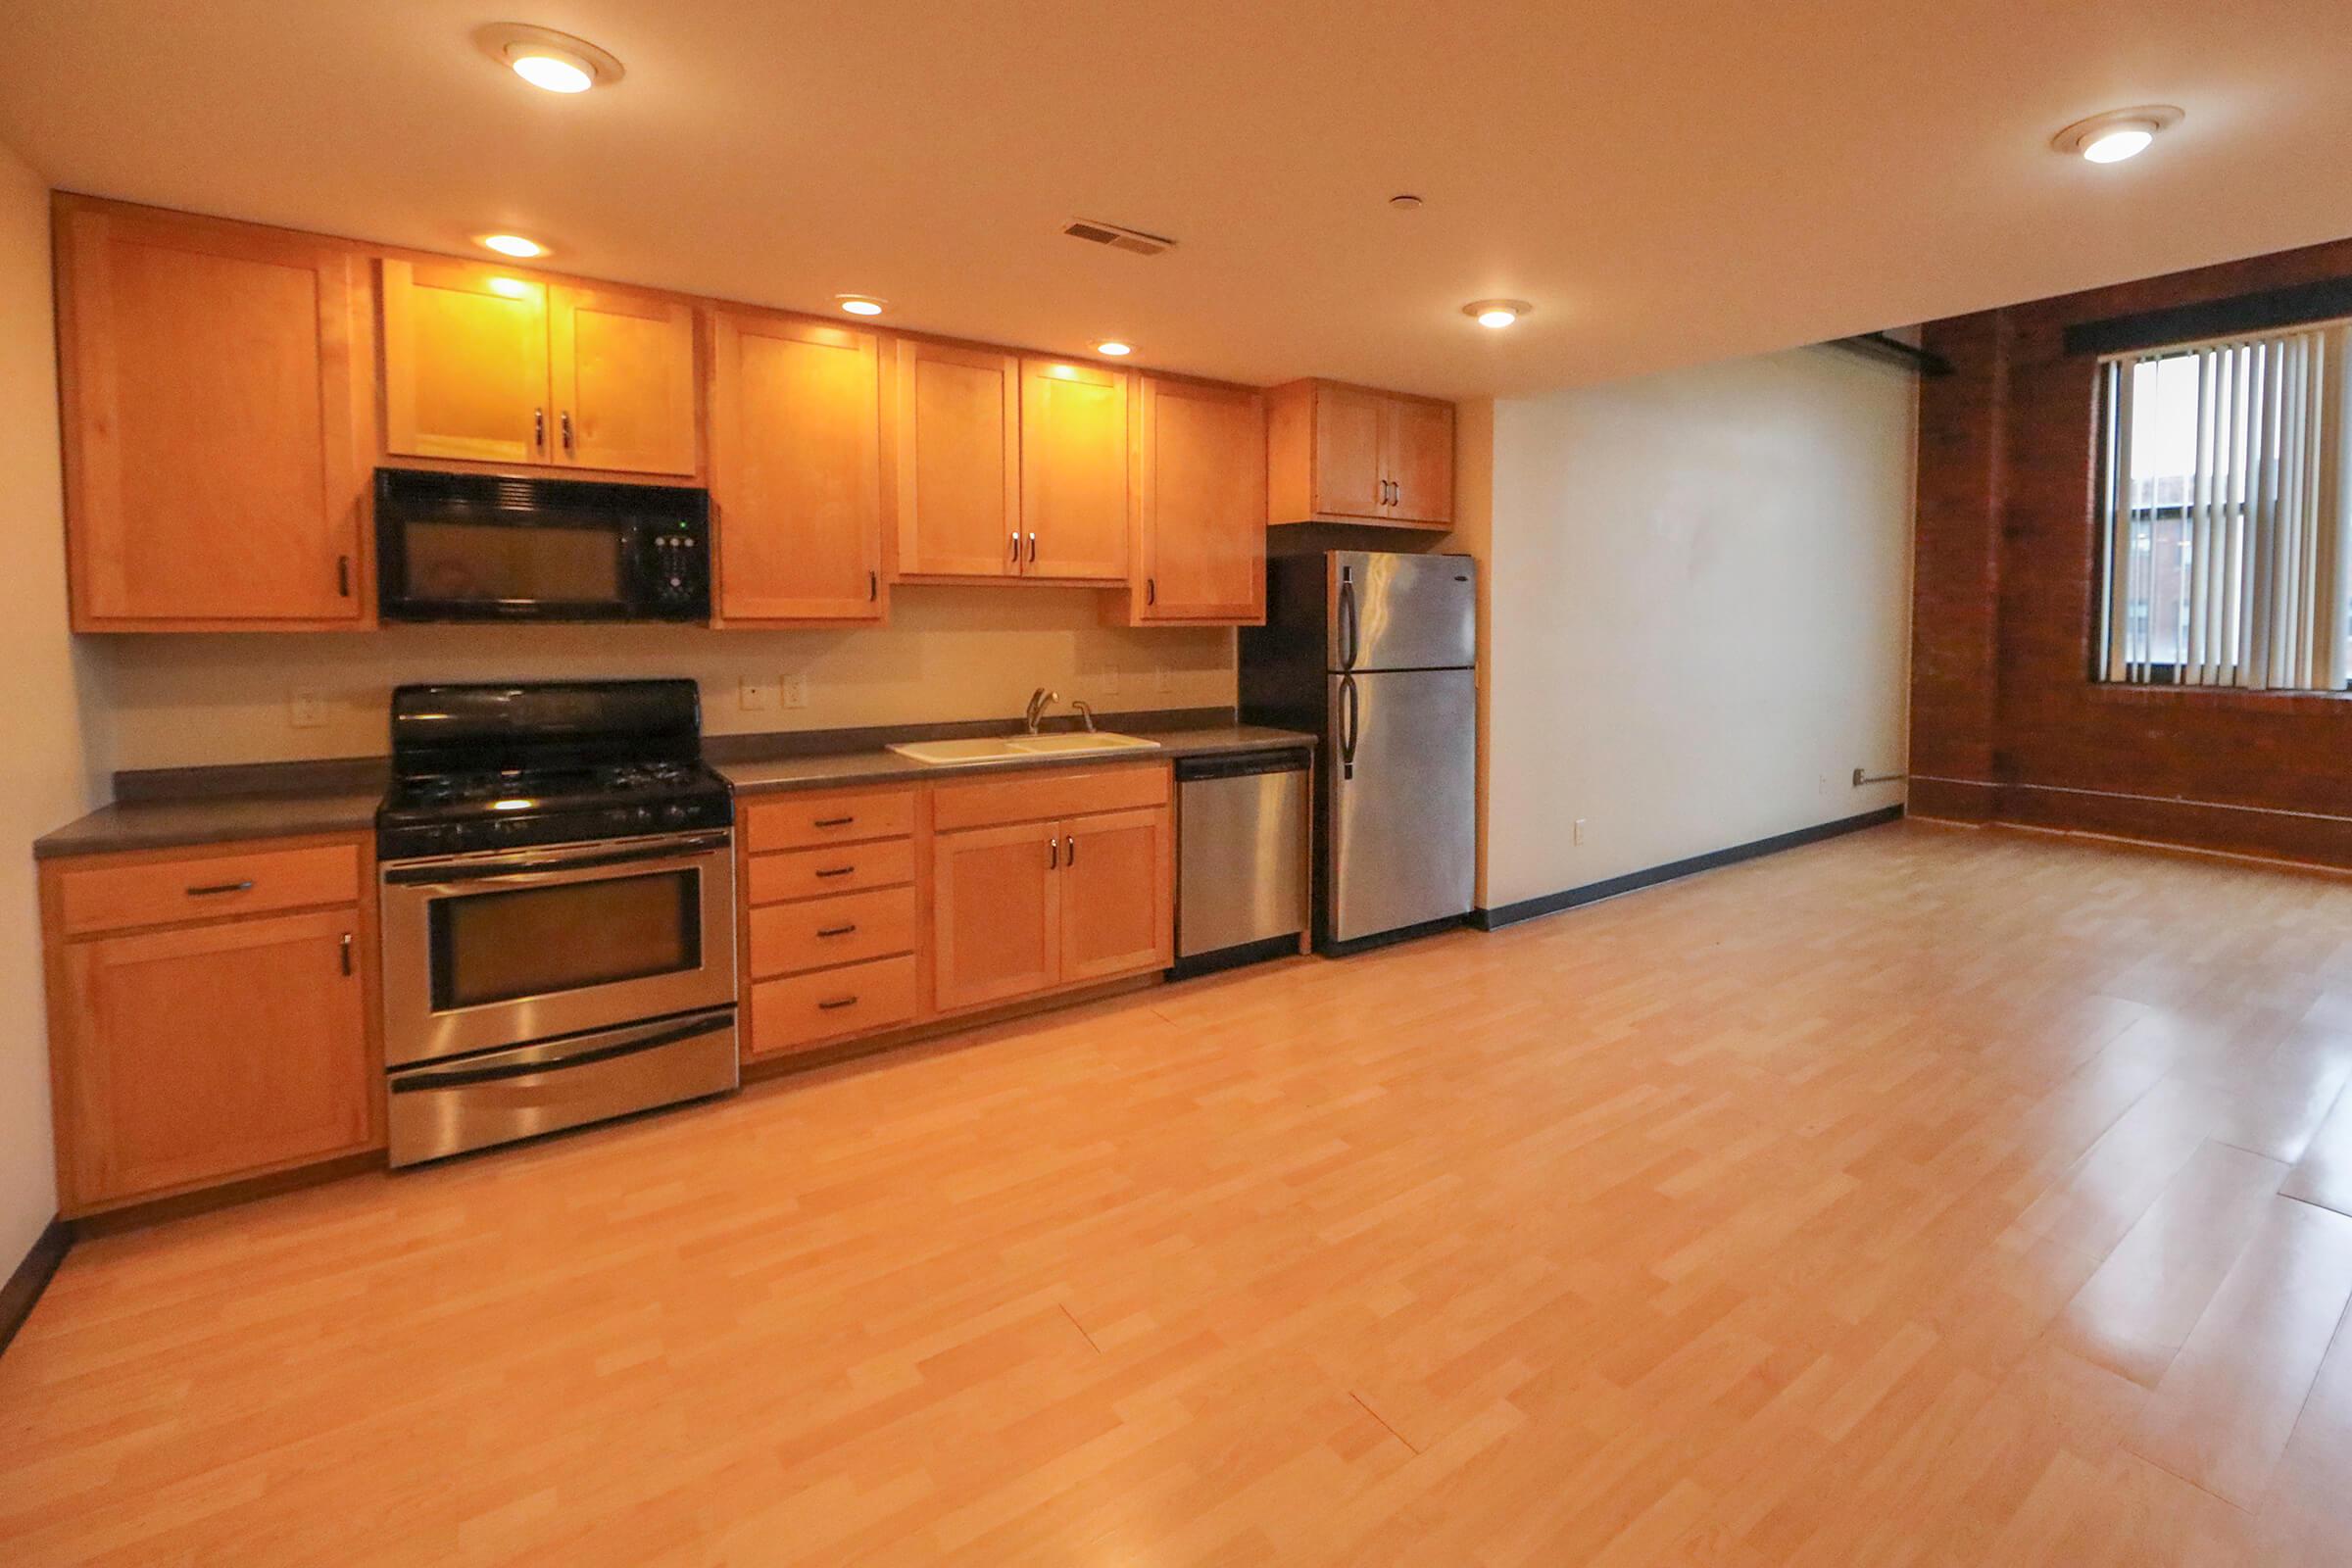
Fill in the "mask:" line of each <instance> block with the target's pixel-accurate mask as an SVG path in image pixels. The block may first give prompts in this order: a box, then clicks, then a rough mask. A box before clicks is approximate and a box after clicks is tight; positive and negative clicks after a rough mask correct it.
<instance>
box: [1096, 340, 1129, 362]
mask: <svg viewBox="0 0 2352 1568" xmlns="http://www.w3.org/2000/svg"><path fill="white" fill-rule="evenodd" d="M1095 352H1096V353H1097V354H1107V355H1109V356H1110V357H1111V358H1112V359H1114V360H1121V359H1125V358H1126V357H1127V356H1128V355H1130V354H1133V353H1134V352H1135V345H1134V344H1132V343H1122V342H1120V341H1119V340H1118V339H1117V338H1115V337H1114V338H1109V339H1106V340H1104V341H1103V342H1101V343H1098V344H1096V345H1095Z"/></svg>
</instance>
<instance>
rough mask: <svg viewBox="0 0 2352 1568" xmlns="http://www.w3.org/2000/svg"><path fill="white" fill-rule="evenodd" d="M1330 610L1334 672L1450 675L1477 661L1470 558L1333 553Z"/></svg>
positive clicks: (1474, 589)
mask: <svg viewBox="0 0 2352 1568" xmlns="http://www.w3.org/2000/svg"><path fill="white" fill-rule="evenodd" d="M1325 559H1326V561H1327V562H1328V569H1329V570H1330V573H1331V582H1330V586H1329V591H1328V593H1327V595H1326V597H1325V603H1326V604H1327V605H1328V606H1329V609H1328V611H1327V612H1326V613H1328V614H1329V616H1330V617H1331V618H1330V624H1329V627H1328V630H1327V636H1328V639H1329V640H1328V642H1327V643H1326V645H1325V646H1326V647H1327V648H1328V649H1329V650H1330V660H1331V662H1330V665H1329V667H1330V668H1332V669H1358V670H1362V669H1446V668H1452V667H1455V666H1460V665H1468V664H1473V663H1476V662H1478V581H1477V565H1476V563H1474V562H1473V561H1472V560H1471V559H1470V558H1469V557H1468V556H1400V555H1391V554H1388V553H1385V552H1381V551H1373V550H1335V551H1333V552H1332V553H1331V555H1330V556H1328V557H1327V558H1325Z"/></svg>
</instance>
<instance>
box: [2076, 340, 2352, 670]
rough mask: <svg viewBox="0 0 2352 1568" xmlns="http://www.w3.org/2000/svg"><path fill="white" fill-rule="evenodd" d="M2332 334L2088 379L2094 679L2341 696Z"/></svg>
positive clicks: (2337, 416) (2346, 526)
mask: <svg viewBox="0 0 2352 1568" xmlns="http://www.w3.org/2000/svg"><path fill="white" fill-rule="evenodd" d="M2346 334H2347V325H2346V323H2345V322H2342V321H2336V322H2329V323H2326V324H2323V325H2319V326H2312V327H2304V328H2298V329H2296V330H2293V331H2288V332H2280V333H2275V334H2269V335H2265V336H2261V337H2252V338H2243V339H2235V340H2230V341H2226V342H2216V343H2202V344H2193V345H2182V346H2180V347H2178V348H2166V349H2155V350H2150V351H2147V352H2144V353H2138V354H2131V355H2119V356H2117V357H2115V358H2112V359H2109V360H2107V361H2105V362H2103V366H2104V376H2105V397H2106V402H2107V420H2106V443H2107V445H2106V453H2105V463H2104V468H2105V471H2106V474H2107V528H2106V548H2105V568H2106V595H2105V616H2104V618H2105V642H2106V658H2105V674H2106V678H2107V679H2109V680H2113V681H2131V682H2142V683H2146V682H2166V683H2173V684H2179V685H2186V686H2235V687H2240V688H2246V689H2251V690H2257V691H2261V690H2314V689H2331V690H2342V689H2344V687H2345V686H2346V685H2347V684H2348V683H2352V495H2348V494H2347V488H2348V487H2352V464H2348V463H2347V462H2346V452H2345V439H2346V430H2347V426H2346V421H2345V408H2346V403H2347V397H2348V394H2352V373H2348V372H2352V355H2348V354H2347V346H2348V345H2347V335H2346Z"/></svg>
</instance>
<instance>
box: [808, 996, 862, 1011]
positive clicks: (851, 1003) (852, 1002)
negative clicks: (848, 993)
mask: <svg viewBox="0 0 2352 1568" xmlns="http://www.w3.org/2000/svg"><path fill="white" fill-rule="evenodd" d="M856 1005H858V999H857V998H856V997H836V998H834V999H833V1000H832V1001H831V1002H820V1003H818V1004H817V1005H816V1006H817V1010H818V1011H819V1012H834V1011H837V1010H839V1009H840V1008H843V1007H855V1006H856Z"/></svg>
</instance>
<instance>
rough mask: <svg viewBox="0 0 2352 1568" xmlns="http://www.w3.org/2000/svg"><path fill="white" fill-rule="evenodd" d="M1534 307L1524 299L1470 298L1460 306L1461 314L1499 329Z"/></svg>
mask: <svg viewBox="0 0 2352 1568" xmlns="http://www.w3.org/2000/svg"><path fill="white" fill-rule="evenodd" d="M1534 309H1535V307H1534V306H1533V305H1530V304H1528V303H1527V301H1525V300H1472V301H1471V302H1470V303H1469V304H1467V305H1465V306H1463V307H1462V314H1463V315H1464V316H1467V317H1469V318H1470V319H1473V320H1475V321H1476V322H1478V324H1479V325H1481V326H1487V327H1493V328H1494V329H1495V330H1496V331H1500V330H1502V328H1504V327H1506V326H1509V325H1510V324H1511V323H1512V322H1514V321H1516V320H1518V319H1519V318H1521V317H1522V316H1525V315H1526V314H1527V313H1528V312H1530V311H1532V310H1534Z"/></svg>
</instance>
